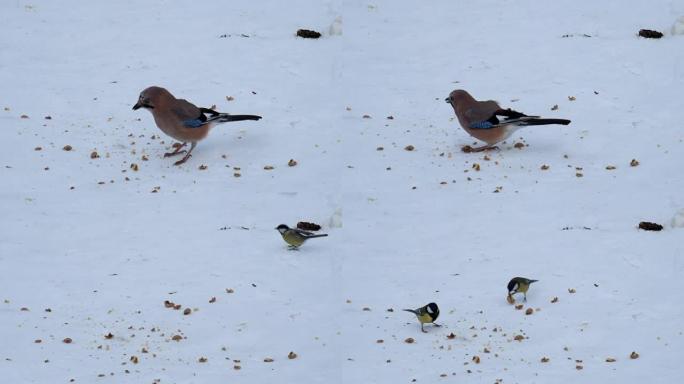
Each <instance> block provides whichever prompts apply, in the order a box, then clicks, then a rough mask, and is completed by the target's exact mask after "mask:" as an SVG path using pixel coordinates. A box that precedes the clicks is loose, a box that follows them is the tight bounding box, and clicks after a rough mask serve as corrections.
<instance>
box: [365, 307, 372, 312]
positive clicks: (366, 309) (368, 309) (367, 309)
mask: <svg viewBox="0 0 684 384" xmlns="http://www.w3.org/2000/svg"><path fill="white" fill-rule="evenodd" d="M363 310H364V311H366V312H368V311H370V310H371V309H370V308H368V307H363Z"/></svg>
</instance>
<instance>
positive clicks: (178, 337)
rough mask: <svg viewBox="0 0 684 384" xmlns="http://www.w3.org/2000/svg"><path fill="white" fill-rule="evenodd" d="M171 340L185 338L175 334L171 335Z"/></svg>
mask: <svg viewBox="0 0 684 384" xmlns="http://www.w3.org/2000/svg"><path fill="white" fill-rule="evenodd" d="M171 340H173V341H181V340H183V336H181V335H173V336H172V337H171Z"/></svg>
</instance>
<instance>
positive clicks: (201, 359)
mask: <svg viewBox="0 0 684 384" xmlns="http://www.w3.org/2000/svg"><path fill="white" fill-rule="evenodd" d="M197 361H198V362H199V363H206V362H207V361H208V359H207V358H206V357H204V356H202V357H200V358H199V359H197Z"/></svg>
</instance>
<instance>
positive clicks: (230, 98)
mask: <svg viewBox="0 0 684 384" xmlns="http://www.w3.org/2000/svg"><path fill="white" fill-rule="evenodd" d="M233 100H235V98H234V97H233V96H226V101H233Z"/></svg>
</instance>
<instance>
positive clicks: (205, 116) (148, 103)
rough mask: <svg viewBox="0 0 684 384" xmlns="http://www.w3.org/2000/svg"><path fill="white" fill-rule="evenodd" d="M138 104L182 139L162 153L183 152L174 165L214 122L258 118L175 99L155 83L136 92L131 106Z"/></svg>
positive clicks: (168, 130) (186, 158)
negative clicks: (134, 101)
mask: <svg viewBox="0 0 684 384" xmlns="http://www.w3.org/2000/svg"><path fill="white" fill-rule="evenodd" d="M139 108H145V109H147V110H148V111H150V112H152V116H153V117H154V121H155V123H157V127H159V129H161V130H162V132H164V133H166V134H167V135H169V136H171V137H173V138H174V139H176V140H178V141H180V142H181V143H182V144H181V145H180V146H177V147H176V149H175V150H174V151H173V152H168V153H165V154H164V157H170V156H176V155H180V154H183V153H186V152H187V153H186V154H185V156H184V157H183V158H182V159H180V160H178V161H176V163H175V165H181V164H183V163H185V162H186V161H187V160H188V159H189V158H190V154H191V153H192V150H193V149H195V146H196V145H197V142H198V141H200V140H202V139H204V138H205V137H207V134H208V133H209V130H210V129H211V128H213V127H214V126H215V125H217V124H221V123H227V122H229V121H241V120H259V119H261V116H256V115H230V114H227V113H219V112H216V111H214V110H213V109H208V108H198V107H197V106H195V105H194V104H192V103H190V102H189V101H187V100H185V99H176V98H175V97H173V95H172V94H171V93H170V92H169V91H167V90H166V89H164V88H162V87H156V86H153V87H149V88H146V89H145V90H143V91H142V92H140V96H139V97H138V102H137V103H135V105H134V106H133V110H137V109H139ZM188 142H189V143H190V150H189V151H185V150H182V151H181V149H182V148H183V147H184V146H185V145H186V144H187V143H188Z"/></svg>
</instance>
